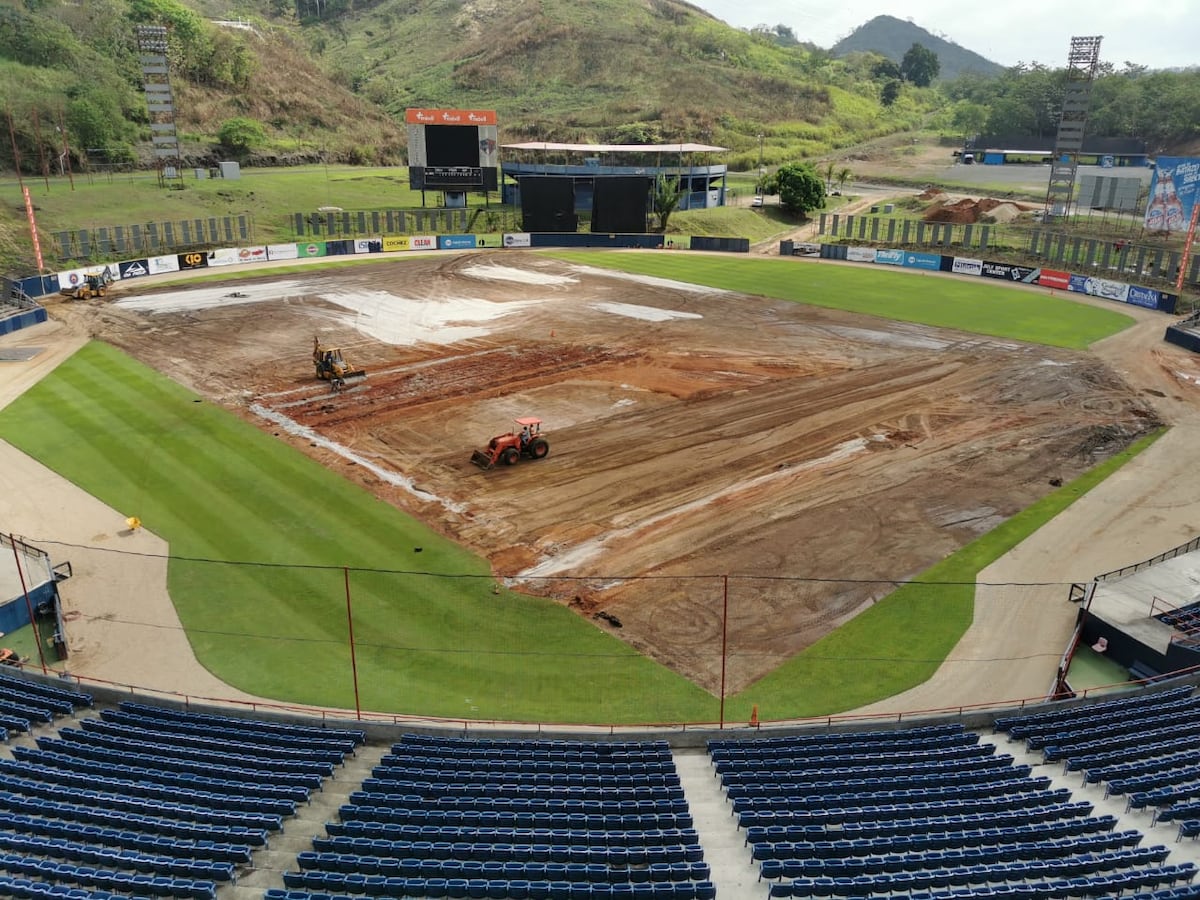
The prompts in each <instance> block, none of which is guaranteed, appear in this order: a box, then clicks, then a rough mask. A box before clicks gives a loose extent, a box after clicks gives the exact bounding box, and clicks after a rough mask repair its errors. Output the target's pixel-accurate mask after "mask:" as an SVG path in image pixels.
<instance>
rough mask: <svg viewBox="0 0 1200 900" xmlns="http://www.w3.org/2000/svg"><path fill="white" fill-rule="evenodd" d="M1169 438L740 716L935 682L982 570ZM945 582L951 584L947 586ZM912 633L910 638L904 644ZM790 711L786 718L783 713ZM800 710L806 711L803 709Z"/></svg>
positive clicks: (928, 573)
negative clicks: (934, 675) (754, 711)
mask: <svg viewBox="0 0 1200 900" xmlns="http://www.w3.org/2000/svg"><path fill="white" fill-rule="evenodd" d="M1164 433H1165V431H1157V432H1154V433H1152V434H1149V435H1146V436H1145V437H1143V438H1141V439H1140V440H1137V441H1135V442H1134V443H1133V444H1131V445H1130V446H1129V447H1127V448H1126V449H1125V450H1123V451H1122V452H1120V453H1118V454H1115V455H1114V456H1112V457H1110V458H1109V459H1107V460H1105V461H1104V462H1102V463H1100V464H1099V465H1097V466H1095V467H1093V468H1092V469H1091V470H1089V471H1088V472H1085V473H1084V474H1083V475H1080V476H1079V477H1078V478H1076V479H1074V480H1073V481H1071V482H1070V483H1069V484H1065V485H1063V486H1062V487H1060V488H1058V489H1057V490H1055V491H1054V492H1052V493H1050V494H1047V495H1046V496H1045V497H1043V498H1042V499H1041V500H1039V501H1037V502H1036V503H1034V504H1032V505H1030V506H1028V507H1026V508H1025V509H1023V510H1021V511H1020V512H1019V513H1017V514H1016V515H1013V516H1011V517H1009V518H1008V519H1006V520H1005V521H1004V522H1001V523H1000V524H999V525H997V526H996V527H995V528H993V529H992V530H991V531H989V532H987V534H984V535H982V536H981V537H978V538H976V539H975V540H974V541H972V542H971V543H969V544H967V545H966V546H965V547H963V548H962V549H961V550H959V551H958V552H956V553H953V554H951V555H950V556H948V557H946V559H944V560H942V561H941V562H939V563H937V564H935V565H933V566H931V567H930V568H929V569H927V570H925V571H924V572H922V573H921V575H920V576H918V578H917V579H916V581H918V582H929V583H926V584H907V585H902V586H901V587H900V588H898V589H897V590H895V591H893V592H892V593H891V594H889V595H888V596H887V597H885V598H884V599H883V600H881V601H880V602H879V603H877V604H875V605H874V606H871V607H870V608H868V609H867V610H865V611H864V612H862V613H860V614H859V615H857V616H855V617H854V618H853V619H852V620H851V621H849V622H848V623H846V624H845V625H843V626H842V627H841V628H839V629H838V630H837V631H834V632H832V633H830V634H828V635H826V636H825V637H823V638H821V639H820V640H819V641H817V642H816V643H814V644H813V645H812V646H811V647H809V648H808V649H807V650H804V651H802V652H801V653H800V654H798V655H797V656H795V657H793V658H792V659H790V660H788V661H787V662H786V663H784V664H783V665H782V666H780V667H779V668H778V669H776V670H775V671H774V672H771V673H770V674H769V675H767V676H765V677H764V678H762V679H761V680H759V681H758V682H757V683H756V684H754V685H752V686H751V687H750V688H748V689H747V690H745V691H743V692H742V693H741V694H739V695H738V696H737V697H736V698H734V700H733V701H732V702H731V708H732V709H733V710H734V712H733V713H732V714H731V715H734V716H738V717H742V716H748V715H749V714H750V710H751V707H752V705H754V704H758V705H759V707H760V712H761V714H762V715H764V716H770V717H772V718H786V717H793V716H796V715H802V716H819V715H826V714H830V713H836V712H842V711H845V710H848V709H854V708H856V707H859V706H864V705H866V704H868V703H872V702H875V701H877V700H882V699H884V698H886V697H891V696H894V695H895V694H898V693H900V692H901V691H905V690H908V689H909V688H911V687H915V686H916V685H918V684H920V683H921V682H923V681H925V680H927V679H928V678H929V677H930V676H931V675H932V674H933V673H934V672H935V671H936V670H937V668H938V666H939V665H940V664H941V661H942V660H943V659H945V657H946V656H947V655H948V654H949V653H950V651H951V650H952V649H953V648H954V646H955V644H957V643H958V640H959V639H960V638H961V637H962V634H963V632H965V631H966V629H967V627H968V626H969V625H970V624H971V618H972V615H973V609H974V600H975V586H974V582H975V580H976V579H977V578H978V576H979V573H980V571H982V570H983V569H984V568H986V567H987V566H989V565H991V564H992V563H993V562H995V561H996V560H997V559H999V558H1000V557H1001V556H1003V555H1004V554H1005V553H1007V552H1008V551H1009V550H1011V549H1013V548H1014V547H1016V546H1017V545H1018V544H1020V543H1021V542H1022V541H1024V540H1025V539H1026V538H1028V537H1029V536H1030V535H1032V534H1033V533H1034V532H1036V531H1037V530H1038V529H1039V528H1041V527H1042V526H1043V525H1045V524H1046V523H1047V522H1049V521H1050V520H1051V519H1053V518H1054V517H1055V516H1057V515H1058V514H1059V513H1060V512H1062V511H1063V510H1065V509H1066V508H1067V507H1069V506H1070V505H1071V504H1072V503H1074V502H1075V501H1076V500H1078V499H1079V498H1080V497H1082V496H1083V495H1084V494H1086V493H1087V492H1088V491H1090V490H1092V489H1093V488H1094V487H1096V485H1098V484H1100V483H1101V482H1103V481H1104V480H1105V479H1106V478H1108V477H1109V476H1110V475H1112V474H1113V473H1114V472H1116V471H1118V470H1119V469H1120V468H1121V466H1123V465H1124V464H1125V463H1126V462H1128V461H1129V460H1131V459H1133V458H1134V457H1135V456H1137V455H1138V454H1139V453H1141V452H1142V451H1143V450H1145V449H1146V448H1148V447H1149V446H1150V445H1151V444H1153V443H1154V442H1155V441H1156V440H1158V438H1159V437H1161V436H1162V435H1163V434H1164ZM937 582H942V583H940V584H939V583H937ZM897 635H903V636H904V639H903V640H897V639H896V636H897ZM777 709H778V710H786V712H782V713H776V712H775V710H777ZM796 710H800V712H796Z"/></svg>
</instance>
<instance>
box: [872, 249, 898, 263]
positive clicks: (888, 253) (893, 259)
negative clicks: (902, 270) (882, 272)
mask: <svg viewBox="0 0 1200 900" xmlns="http://www.w3.org/2000/svg"><path fill="white" fill-rule="evenodd" d="M875 262H877V263H879V264H880V265H884V266H902V265H904V251H903V250H876V251H875Z"/></svg>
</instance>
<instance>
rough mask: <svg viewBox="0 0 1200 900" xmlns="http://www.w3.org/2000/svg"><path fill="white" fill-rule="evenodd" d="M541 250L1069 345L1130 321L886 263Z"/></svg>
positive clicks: (1057, 299) (1110, 312)
mask: <svg viewBox="0 0 1200 900" xmlns="http://www.w3.org/2000/svg"><path fill="white" fill-rule="evenodd" d="M548 255H550V256H554V257H555V258H557V259H565V260H568V261H570V262H575V263H580V264H583V265H590V266H604V267H606V268H612V269H620V270H621V271H624V272H635V273H637V274H640V275H654V276H657V277H659V278H674V279H677V280H679V281H687V282H691V283H693V284H704V285H708V286H709V287H719V288H726V289H728V290H732V291H740V292H742V293H746V294H759V295H761V296H765V297H775V298H777V299H780V300H793V301H795V302H797V303H808V304H812V305H813V306H826V307H831V308H833V309H844V310H848V311H850V312H858V313H867V314H869V315H873V316H882V317H884V318H887V319H895V320H899V321H902V322H918V323H921V324H923V325H936V326H939V327H943V328H957V329H960V330H962V331H970V332H973V333H975V334H984V335H988V336H990V337H999V338H1012V339H1014V340H1019V341H1031V342H1033V343H1037V344H1047V345H1049V346H1052V347H1068V348H1072V349H1076V350H1079V349H1083V348H1084V347H1087V346H1089V345H1090V344H1092V343H1094V342H1095V341H1098V340H1100V339H1101V338H1104V337H1108V336H1109V335H1111V334H1116V333H1117V332H1118V331H1122V330H1124V329H1125V328H1128V327H1129V326H1130V325H1132V324H1133V319H1132V318H1130V317H1129V316H1127V315H1125V314H1124V313H1121V312H1117V311H1116V310H1115V309H1104V308H1102V307H1096V306H1090V305H1088V304H1086V303H1076V302H1075V301H1073V300H1069V299H1067V298H1066V297H1064V296H1062V294H1059V295H1057V296H1050V295H1049V294H1048V293H1045V292H1042V291H1028V290H1019V289H1014V288H1013V287H1011V286H1008V285H1002V284H999V283H989V281H988V279H984V278H974V279H971V280H966V279H958V278H947V277H945V276H944V275H941V274H939V273H936V272H930V273H928V274H925V273H918V272H915V271H911V270H910V271H896V270H894V269H892V270H890V271H889V269H888V267H886V266H838V265H817V264H812V263H802V262H799V261H797V260H792V259H779V258H775V259H747V258H745V257H742V256H734V255H732V254H730V255H721V256H719V255H702V254H699V253H668V252H662V253H595V252H587V251H569V250H554V251H548Z"/></svg>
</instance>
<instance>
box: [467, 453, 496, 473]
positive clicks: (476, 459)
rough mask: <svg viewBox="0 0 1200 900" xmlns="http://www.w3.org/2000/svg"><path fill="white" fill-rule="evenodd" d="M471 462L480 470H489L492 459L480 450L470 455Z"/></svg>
mask: <svg viewBox="0 0 1200 900" xmlns="http://www.w3.org/2000/svg"><path fill="white" fill-rule="evenodd" d="M471 462H473V463H475V465H477V466H479V468H481V469H490V468H491V467H492V458H491V457H490V456H488V455H487V454H486V453H484V452H483V451H482V450H476V451H475V452H474V453H472V454H471Z"/></svg>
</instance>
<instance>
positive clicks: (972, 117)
mask: <svg viewBox="0 0 1200 900" xmlns="http://www.w3.org/2000/svg"><path fill="white" fill-rule="evenodd" d="M987 120H988V108H987V107H986V106H984V105H983V104H980V103H972V102H971V101H970V100H959V101H958V102H957V103H955V104H954V117H953V119H952V120H951V121H952V122H953V124H954V127H955V128H957V129H958V131H959V133H960V134H963V135H966V136H968V137H970V136H973V135H976V134H979V132H981V131H983V128H984V126H985V125H987Z"/></svg>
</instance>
